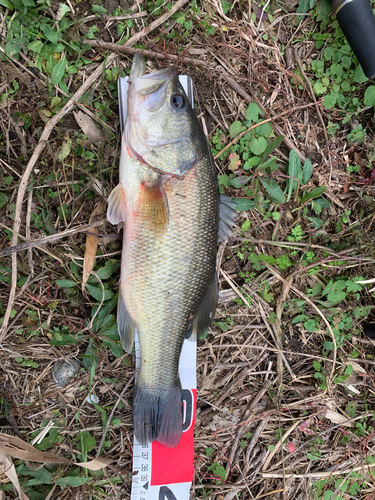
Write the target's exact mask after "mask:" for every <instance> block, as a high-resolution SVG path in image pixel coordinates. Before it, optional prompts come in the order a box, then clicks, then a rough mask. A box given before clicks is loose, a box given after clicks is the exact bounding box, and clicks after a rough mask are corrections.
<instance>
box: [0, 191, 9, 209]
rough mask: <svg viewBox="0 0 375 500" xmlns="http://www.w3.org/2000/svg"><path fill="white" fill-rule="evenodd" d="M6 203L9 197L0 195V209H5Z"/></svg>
mask: <svg viewBox="0 0 375 500" xmlns="http://www.w3.org/2000/svg"><path fill="white" fill-rule="evenodd" d="M8 201H9V196H7V195H6V194H4V193H0V208H3V207H5V205H6V204H7V203H8Z"/></svg>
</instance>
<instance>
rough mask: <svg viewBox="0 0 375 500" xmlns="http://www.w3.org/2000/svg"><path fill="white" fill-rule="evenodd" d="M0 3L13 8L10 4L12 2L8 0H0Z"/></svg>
mask: <svg viewBox="0 0 375 500" xmlns="http://www.w3.org/2000/svg"><path fill="white" fill-rule="evenodd" d="M0 5H2V6H3V7H6V8H7V9H10V10H13V9H14V5H13V4H12V2H9V0H0Z"/></svg>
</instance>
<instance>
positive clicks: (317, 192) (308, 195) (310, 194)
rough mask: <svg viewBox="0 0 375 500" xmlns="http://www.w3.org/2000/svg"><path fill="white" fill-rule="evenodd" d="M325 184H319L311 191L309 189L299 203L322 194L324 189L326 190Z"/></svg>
mask: <svg viewBox="0 0 375 500" xmlns="http://www.w3.org/2000/svg"><path fill="white" fill-rule="evenodd" d="M326 189H327V188H326V187H325V186H320V187H318V188H316V189H313V190H312V191H309V192H308V193H306V194H305V196H304V197H303V198H302V200H301V203H302V204H303V203H306V202H307V201H309V200H312V199H314V198H317V197H318V196H320V195H322V194H323V193H324V191H326Z"/></svg>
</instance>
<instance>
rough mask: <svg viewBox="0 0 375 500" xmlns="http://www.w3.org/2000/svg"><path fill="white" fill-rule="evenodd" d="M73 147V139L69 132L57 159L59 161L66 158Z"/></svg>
mask: <svg viewBox="0 0 375 500" xmlns="http://www.w3.org/2000/svg"><path fill="white" fill-rule="evenodd" d="M71 149H72V139H71V138H70V136H69V132H67V133H66V134H65V137H64V141H63V143H62V146H61V149H60V151H59V152H58V153H57V159H58V160H59V161H63V160H65V158H66V157H67V156H68V155H69V153H70V151H71Z"/></svg>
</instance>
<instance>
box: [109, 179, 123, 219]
mask: <svg viewBox="0 0 375 500" xmlns="http://www.w3.org/2000/svg"><path fill="white" fill-rule="evenodd" d="M107 219H108V221H109V222H110V223H111V224H113V225H115V224H120V222H125V220H126V203H125V193H124V189H123V187H122V184H121V183H120V184H117V186H116V187H115V189H114V190H113V191H112V193H111V194H110V195H109V198H108V209H107Z"/></svg>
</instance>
